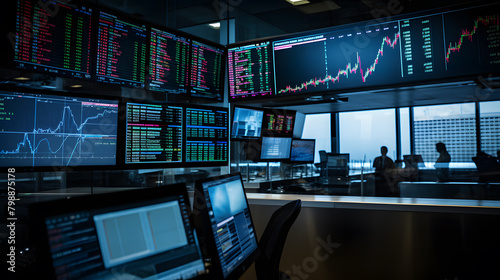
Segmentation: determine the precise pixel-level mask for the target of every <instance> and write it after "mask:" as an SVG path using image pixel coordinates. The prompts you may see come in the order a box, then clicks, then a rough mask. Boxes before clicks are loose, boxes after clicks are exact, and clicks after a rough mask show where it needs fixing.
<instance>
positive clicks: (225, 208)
mask: <svg viewBox="0 0 500 280" xmlns="http://www.w3.org/2000/svg"><path fill="white" fill-rule="evenodd" d="M193 216H194V221H195V225H196V227H197V230H198V231H199V232H200V233H201V235H202V236H204V237H205V244H204V245H205V246H204V247H205V248H206V254H207V255H209V256H210V257H211V259H212V271H211V273H213V276H212V279H237V278H238V277H240V276H241V275H242V274H243V272H244V271H245V270H246V269H247V268H248V267H249V266H250V265H251V264H252V262H253V261H254V260H255V257H256V255H257V248H258V244H257V236H256V233H255V229H254V226H253V222H252V216H251V215H250V210H249V208H248V202H247V198H246V195H245V190H244V189H243V182H242V180H241V176H240V174H238V173H236V174H228V175H223V176H218V177H212V178H207V179H202V180H198V181H196V188H195V194H194V202H193Z"/></svg>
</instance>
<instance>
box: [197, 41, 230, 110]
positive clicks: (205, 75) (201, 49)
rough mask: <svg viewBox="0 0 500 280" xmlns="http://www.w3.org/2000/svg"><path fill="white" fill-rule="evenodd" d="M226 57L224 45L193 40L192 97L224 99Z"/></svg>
mask: <svg viewBox="0 0 500 280" xmlns="http://www.w3.org/2000/svg"><path fill="white" fill-rule="evenodd" d="M225 59H226V50H225V47H224V46H222V45H219V44H216V43H213V42H209V41H206V42H203V43H202V42H200V41H197V40H192V41H191V60H190V67H191V68H190V69H191V70H190V79H189V80H190V90H189V95H190V96H191V97H195V98H205V99H213V100H219V101H222V100H223V97H224V95H223V94H224V75H225V70H226V69H225V67H224V66H225V63H226V62H225Z"/></svg>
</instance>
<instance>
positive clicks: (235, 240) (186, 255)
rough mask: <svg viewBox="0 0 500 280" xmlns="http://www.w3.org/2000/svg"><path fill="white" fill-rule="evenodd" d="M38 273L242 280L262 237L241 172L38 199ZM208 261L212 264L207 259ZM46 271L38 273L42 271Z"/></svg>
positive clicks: (66, 276) (73, 276)
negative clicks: (189, 184) (190, 187)
mask: <svg viewBox="0 0 500 280" xmlns="http://www.w3.org/2000/svg"><path fill="white" fill-rule="evenodd" d="M30 211H32V213H33V214H32V218H31V219H32V220H31V224H32V225H33V226H34V228H36V229H42V230H41V231H36V232H37V236H34V237H33V240H34V242H35V244H34V246H35V248H36V253H37V260H38V261H39V263H37V264H36V267H37V270H36V273H38V274H39V275H45V276H48V277H49V278H50V279H58V280H59V279H67V280H71V279H165V280H175V279H184V280H186V279H237V278H238V277H239V276H241V275H242V274H243V272H244V271H245V270H246V269H247V268H248V267H249V266H250V265H251V264H252V263H253V261H254V260H255V258H256V257H257V254H258V243H257V236H256V232H255V228H254V225H253V222H252V216H251V213H250V209H249V206H248V201H247V199H246V195H245V191H244V189H243V183H242V180H241V176H240V175H239V174H238V173H235V174H228V175H223V176H219V177H212V178H206V179H201V180H198V181H197V182H196V188H195V194H194V200H193V208H191V206H190V200H189V197H188V193H187V189H186V186H185V185H184V184H176V185H169V186H163V187H155V188H147V189H137V190H130V191H122V192H115V193H108V194H98V195H88V196H79V197H78V196H77V197H73V198H69V199H62V200H55V201H50V202H42V203H38V204H34V205H33V206H32V208H31V209H30ZM207 260H210V265H207ZM40 273H41V274H40Z"/></svg>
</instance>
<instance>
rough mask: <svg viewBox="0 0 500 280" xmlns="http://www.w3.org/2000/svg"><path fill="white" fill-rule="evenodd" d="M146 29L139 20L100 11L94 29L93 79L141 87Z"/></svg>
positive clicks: (143, 73)
mask: <svg viewBox="0 0 500 280" xmlns="http://www.w3.org/2000/svg"><path fill="white" fill-rule="evenodd" d="M146 30H147V28H146V25H145V24H143V23H139V22H135V21H131V20H128V19H123V18H121V17H119V16H116V15H114V14H110V13H106V12H103V11H100V13H99V24H98V31H97V59H96V79H97V81H99V82H105V83H110V84H118V85H124V86H135V87H144V78H145V77H146V48H147V32H146Z"/></svg>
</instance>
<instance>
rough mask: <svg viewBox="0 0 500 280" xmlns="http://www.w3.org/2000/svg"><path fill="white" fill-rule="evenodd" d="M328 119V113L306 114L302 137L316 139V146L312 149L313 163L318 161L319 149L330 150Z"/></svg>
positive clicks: (329, 118)
mask: <svg viewBox="0 0 500 280" xmlns="http://www.w3.org/2000/svg"><path fill="white" fill-rule="evenodd" d="M330 120H331V116H330V113H327V114H311V115H306V120H305V121H304V130H303V131H302V139H316V148H315V149H314V162H315V163H317V162H319V151H321V150H324V151H326V152H327V153H329V152H331V151H332V137H331V125H330V123H331V121H330Z"/></svg>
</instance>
